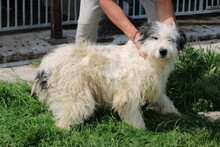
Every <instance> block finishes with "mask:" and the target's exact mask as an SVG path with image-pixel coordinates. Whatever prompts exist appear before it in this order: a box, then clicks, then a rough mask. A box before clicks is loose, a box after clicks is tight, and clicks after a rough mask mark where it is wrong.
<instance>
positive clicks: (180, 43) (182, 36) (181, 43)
mask: <svg viewBox="0 0 220 147" xmlns="http://www.w3.org/2000/svg"><path fill="white" fill-rule="evenodd" d="M176 43H177V50H178V51H181V50H184V46H185V44H186V34H185V33H184V32H183V31H181V30H179V37H178V38H177V42H176Z"/></svg>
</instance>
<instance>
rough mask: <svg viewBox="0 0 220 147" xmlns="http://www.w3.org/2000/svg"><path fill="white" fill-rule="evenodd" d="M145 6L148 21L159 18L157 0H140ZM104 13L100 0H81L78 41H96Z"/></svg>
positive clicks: (77, 32)
mask: <svg viewBox="0 0 220 147" xmlns="http://www.w3.org/2000/svg"><path fill="white" fill-rule="evenodd" d="M139 1H140V3H141V4H142V5H143V6H144V9H145V11H146V15H147V18H148V21H155V20H157V16H156V0H139ZM101 14H102V8H101V6H100V3H99V0H81V3H80V12H79V19H78V25H77V31H76V43H80V42H83V41H85V40H87V41H90V42H92V43H95V42H96V40H97V33H98V25H99V21H100V17H101Z"/></svg>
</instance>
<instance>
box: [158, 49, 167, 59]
mask: <svg viewBox="0 0 220 147" xmlns="http://www.w3.org/2000/svg"><path fill="white" fill-rule="evenodd" d="M159 52H160V55H161V56H162V57H164V56H166V55H167V49H164V48H161V49H160V50H159Z"/></svg>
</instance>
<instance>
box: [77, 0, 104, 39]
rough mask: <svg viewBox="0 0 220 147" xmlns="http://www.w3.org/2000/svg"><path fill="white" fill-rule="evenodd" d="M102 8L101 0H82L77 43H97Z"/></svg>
mask: <svg viewBox="0 0 220 147" xmlns="http://www.w3.org/2000/svg"><path fill="white" fill-rule="evenodd" d="M101 14H102V9H101V6H100V4H99V0H81V3H80V14H79V19H78V25H77V31H76V43H81V42H84V41H90V42H92V43H95V42H96V40H97V34H98V24H99V20H100V16H101Z"/></svg>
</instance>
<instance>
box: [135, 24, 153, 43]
mask: <svg viewBox="0 0 220 147" xmlns="http://www.w3.org/2000/svg"><path fill="white" fill-rule="evenodd" d="M152 25H153V24H152V23H145V24H143V25H142V26H141V27H139V28H138V30H139V32H140V34H141V38H140V39H139V40H138V41H140V42H141V43H143V42H144V40H145V39H147V38H149V37H150V31H149V30H150V29H151V27H152Z"/></svg>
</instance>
